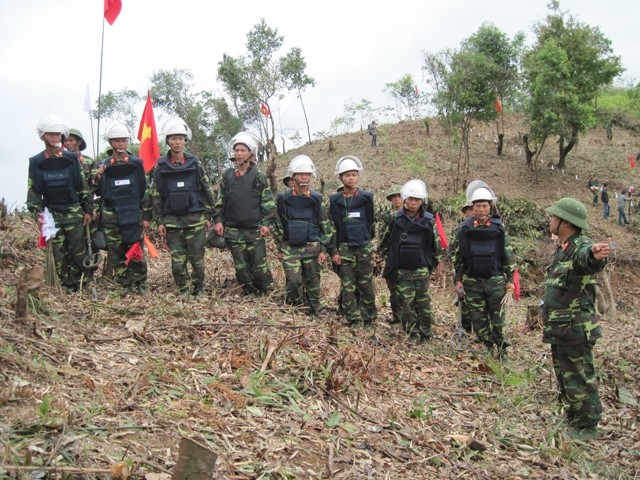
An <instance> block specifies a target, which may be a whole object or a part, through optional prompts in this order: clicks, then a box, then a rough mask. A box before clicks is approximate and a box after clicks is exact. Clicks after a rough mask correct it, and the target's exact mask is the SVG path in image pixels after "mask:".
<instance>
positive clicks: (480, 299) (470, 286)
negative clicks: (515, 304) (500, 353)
mask: <svg viewBox="0 0 640 480" xmlns="http://www.w3.org/2000/svg"><path fill="white" fill-rule="evenodd" d="M462 283H463V285H464V291H465V294H466V296H465V303H466V304H467V308H468V312H469V319H470V320H471V325H472V327H473V329H474V330H475V332H476V334H477V335H478V339H479V340H480V341H481V342H482V343H484V344H485V346H487V347H491V348H493V345H497V347H498V348H499V349H503V348H505V347H508V346H509V341H508V339H507V338H506V337H505V334H504V325H505V313H504V311H503V309H502V303H501V302H502V299H503V298H504V295H505V293H506V289H505V281H504V278H503V277H499V276H494V277H490V278H472V277H468V276H466V275H465V276H464V277H463V278H462Z"/></svg>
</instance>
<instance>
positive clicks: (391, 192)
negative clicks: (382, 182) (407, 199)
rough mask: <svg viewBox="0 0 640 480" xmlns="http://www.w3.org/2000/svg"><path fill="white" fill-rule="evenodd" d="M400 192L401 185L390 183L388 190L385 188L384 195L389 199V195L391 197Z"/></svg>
mask: <svg viewBox="0 0 640 480" xmlns="http://www.w3.org/2000/svg"><path fill="white" fill-rule="evenodd" d="M401 194H402V185H391V186H390V187H389V190H387V195H386V196H385V197H384V198H386V199H387V200H389V201H390V200H391V197H393V196H394V195H401Z"/></svg>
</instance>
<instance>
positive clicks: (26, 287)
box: [16, 265, 44, 319]
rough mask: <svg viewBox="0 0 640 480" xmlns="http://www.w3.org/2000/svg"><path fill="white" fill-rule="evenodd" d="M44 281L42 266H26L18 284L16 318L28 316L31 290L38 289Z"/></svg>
mask: <svg viewBox="0 0 640 480" xmlns="http://www.w3.org/2000/svg"><path fill="white" fill-rule="evenodd" d="M43 282H44V270H43V269H42V267H41V266H39V265H36V266H33V267H27V268H24V269H23V270H22V271H21V272H20V276H19V277H18V284H17V285H16V318H21V319H24V318H27V316H28V312H29V292H31V291H33V290H37V289H38V288H40V287H41V286H42V283H43Z"/></svg>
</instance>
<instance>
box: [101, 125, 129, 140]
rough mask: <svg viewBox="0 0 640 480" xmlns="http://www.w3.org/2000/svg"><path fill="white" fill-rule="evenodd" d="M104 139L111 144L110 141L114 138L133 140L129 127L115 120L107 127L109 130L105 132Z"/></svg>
mask: <svg viewBox="0 0 640 480" xmlns="http://www.w3.org/2000/svg"><path fill="white" fill-rule="evenodd" d="M104 137H105V138H106V139H107V141H108V142H109V143H111V142H110V140H113V139H114V138H126V139H129V138H131V133H129V127H127V126H126V125H125V124H124V122H122V121H120V120H114V121H113V122H111V123H109V125H107V128H106V129H105V131H104Z"/></svg>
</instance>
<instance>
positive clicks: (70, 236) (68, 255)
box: [50, 221, 88, 290]
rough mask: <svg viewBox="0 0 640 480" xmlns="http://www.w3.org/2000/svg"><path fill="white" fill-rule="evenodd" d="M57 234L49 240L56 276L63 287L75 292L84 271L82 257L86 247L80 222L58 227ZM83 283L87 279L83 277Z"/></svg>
mask: <svg viewBox="0 0 640 480" xmlns="http://www.w3.org/2000/svg"><path fill="white" fill-rule="evenodd" d="M58 228H59V229H60V230H58V233H57V234H56V236H55V237H54V238H52V239H51V240H50V242H51V249H52V250H53V258H54V259H55V261H56V274H57V275H58V278H59V279H60V282H61V283H62V285H63V287H65V288H67V289H70V290H77V289H78V287H79V286H80V280H81V278H82V273H83V271H84V266H83V262H84V257H85V251H86V247H87V243H86V241H85V235H84V225H83V224H82V221H79V222H73V223H66V224H64V223H63V224H60V225H58ZM84 280H85V281H87V280H88V278H87V277H86V275H85V278H84Z"/></svg>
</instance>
